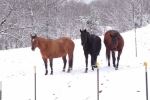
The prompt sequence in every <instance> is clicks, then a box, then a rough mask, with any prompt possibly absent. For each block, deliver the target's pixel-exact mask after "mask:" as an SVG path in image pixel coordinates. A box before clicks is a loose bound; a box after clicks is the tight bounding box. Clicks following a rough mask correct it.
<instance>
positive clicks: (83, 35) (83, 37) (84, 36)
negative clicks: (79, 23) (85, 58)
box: [80, 29, 89, 46]
mask: <svg viewBox="0 0 150 100" xmlns="http://www.w3.org/2000/svg"><path fill="white" fill-rule="evenodd" d="M80 32H81V44H82V45H83V46H85V44H86V43H87V41H88V35H89V32H87V31H86V29H85V30H81V29H80Z"/></svg>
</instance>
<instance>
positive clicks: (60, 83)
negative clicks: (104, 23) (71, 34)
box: [0, 25, 150, 100]
mask: <svg viewBox="0 0 150 100" xmlns="http://www.w3.org/2000/svg"><path fill="white" fill-rule="evenodd" d="M122 35H123V37H124V41H125V46H124V50H123V53H122V55H121V60H120V66H119V70H115V69H114V68H113V67H112V66H111V67H108V66H107V62H106V58H105V46H104V44H102V50H101V52H100V55H99V56H98V62H100V73H99V74H100V78H99V79H100V83H99V85H100V91H102V92H101V93H100V100H144V99H145V98H146V97H145V95H146V94H145V69H144V66H143V62H144V61H148V63H150V25H148V26H146V27H144V28H140V29H137V53H138V56H137V57H136V56H135V33H134V30H133V31H129V32H125V33H122ZM101 39H102V40H103V36H102V37H101ZM74 42H75V52H74V64H73V71H72V72H71V73H66V72H62V68H63V61H62V59H61V58H57V59H54V62H53V68H54V75H47V76H45V75H44V72H45V68H44V64H43V61H42V59H41V55H40V52H39V50H38V49H36V51H35V52H33V51H31V48H21V49H13V50H7V51H6V50H4V51H0V80H1V81H2V100H34V66H36V70H37V100H97V83H96V75H97V74H96V69H95V71H92V70H91V67H90V61H89V71H88V73H84V70H85V59H84V54H83V49H82V46H81V43H80V40H74ZM89 60H90V59H89ZM111 65H112V64H111ZM67 67H68V65H67ZM49 70H50V69H49ZM149 71H150V68H148V72H149ZM148 79H150V75H149V74H148Z"/></svg>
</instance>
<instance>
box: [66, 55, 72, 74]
mask: <svg viewBox="0 0 150 100" xmlns="http://www.w3.org/2000/svg"><path fill="white" fill-rule="evenodd" d="M68 57H69V68H68V71H67V72H70V71H71V70H72V65H73V53H72V54H69V55H68Z"/></svg>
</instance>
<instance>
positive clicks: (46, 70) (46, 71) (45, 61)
mask: <svg viewBox="0 0 150 100" xmlns="http://www.w3.org/2000/svg"><path fill="white" fill-rule="evenodd" d="M43 61H44V64H45V75H47V74H48V69H47V59H46V58H43Z"/></svg>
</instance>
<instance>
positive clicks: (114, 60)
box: [112, 51, 116, 68]
mask: <svg viewBox="0 0 150 100" xmlns="http://www.w3.org/2000/svg"><path fill="white" fill-rule="evenodd" d="M112 59H113V66H114V67H115V68H116V64H115V62H116V57H115V51H112Z"/></svg>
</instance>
